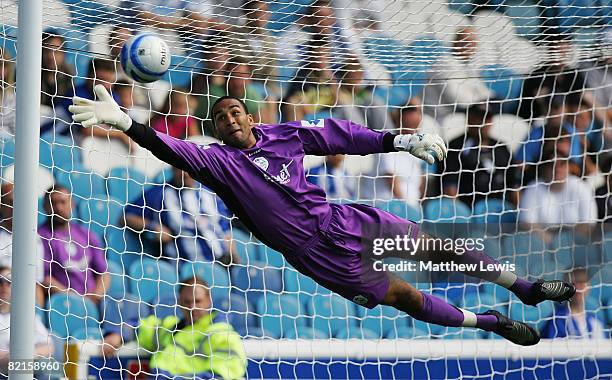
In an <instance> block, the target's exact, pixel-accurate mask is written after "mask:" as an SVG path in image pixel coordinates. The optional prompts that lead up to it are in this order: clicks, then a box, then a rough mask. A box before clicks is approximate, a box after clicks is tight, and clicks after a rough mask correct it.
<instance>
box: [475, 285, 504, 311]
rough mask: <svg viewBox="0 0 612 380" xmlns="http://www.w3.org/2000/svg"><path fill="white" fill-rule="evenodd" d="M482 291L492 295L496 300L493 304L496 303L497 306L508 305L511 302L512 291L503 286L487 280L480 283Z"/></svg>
mask: <svg viewBox="0 0 612 380" xmlns="http://www.w3.org/2000/svg"><path fill="white" fill-rule="evenodd" d="M480 292H481V293H486V294H489V295H491V296H492V297H493V299H494V300H495V301H494V303H493V305H496V307H499V306H500V305H503V306H504V307H507V305H508V302H510V291H509V290H508V289H506V288H504V287H503V286H499V285H497V284H493V283H490V282H485V283H483V284H481V285H480Z"/></svg>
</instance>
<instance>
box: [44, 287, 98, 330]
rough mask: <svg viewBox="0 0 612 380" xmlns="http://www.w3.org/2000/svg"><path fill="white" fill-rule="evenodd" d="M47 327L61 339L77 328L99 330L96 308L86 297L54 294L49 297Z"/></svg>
mask: <svg viewBox="0 0 612 380" xmlns="http://www.w3.org/2000/svg"><path fill="white" fill-rule="evenodd" d="M48 316H49V329H50V330H51V332H52V333H53V334H55V335H57V336H59V337H60V338H62V339H66V338H69V337H72V336H73V334H74V333H75V332H77V331H79V330H99V329H100V324H99V313H98V308H97V307H96V305H94V303H93V302H92V301H91V300H89V299H88V298H85V297H81V296H75V295H69V294H60V293H58V294H54V295H52V296H51V297H50V299H49V315H48Z"/></svg>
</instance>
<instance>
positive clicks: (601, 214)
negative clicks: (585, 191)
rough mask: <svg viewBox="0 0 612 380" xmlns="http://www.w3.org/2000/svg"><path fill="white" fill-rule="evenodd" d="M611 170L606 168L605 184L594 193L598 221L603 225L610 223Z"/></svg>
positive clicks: (611, 218)
mask: <svg viewBox="0 0 612 380" xmlns="http://www.w3.org/2000/svg"><path fill="white" fill-rule="evenodd" d="M611 171H612V170H611V169H610V168H609V167H608V170H606V171H605V172H606V173H608V174H607V176H606V183H604V184H603V185H602V186H601V187H599V188H598V189H597V191H595V199H596V201H597V215H598V218H597V219H598V220H599V221H600V222H603V223H612V173H610V172H611Z"/></svg>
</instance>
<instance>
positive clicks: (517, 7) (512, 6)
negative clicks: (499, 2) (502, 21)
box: [504, 0, 541, 40]
mask: <svg viewBox="0 0 612 380" xmlns="http://www.w3.org/2000/svg"><path fill="white" fill-rule="evenodd" d="M507 5H508V6H506V7H504V14H505V15H506V16H508V17H509V18H510V20H512V22H513V23H514V26H515V29H516V35H517V36H518V37H523V38H526V39H528V40H534V39H536V38H537V37H538V35H539V33H540V27H541V21H540V17H541V14H540V12H541V9H539V8H538V6H537V2H536V1H529V0H528V1H525V0H515V1H508V2H507Z"/></svg>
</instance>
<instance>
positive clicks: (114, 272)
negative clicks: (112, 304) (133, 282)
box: [106, 260, 127, 299]
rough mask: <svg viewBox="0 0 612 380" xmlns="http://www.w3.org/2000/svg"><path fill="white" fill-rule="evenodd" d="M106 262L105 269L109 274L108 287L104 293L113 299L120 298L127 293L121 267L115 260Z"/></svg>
mask: <svg viewBox="0 0 612 380" xmlns="http://www.w3.org/2000/svg"><path fill="white" fill-rule="evenodd" d="M106 264H107V266H108V269H107V271H108V274H109V276H110V287H109V288H108V289H107V290H106V294H108V295H109V296H111V297H113V298H115V299H122V298H123V297H125V294H126V293H127V288H126V286H125V274H124V273H123V267H122V266H121V264H120V263H117V262H115V261H108V260H107V262H106Z"/></svg>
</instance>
